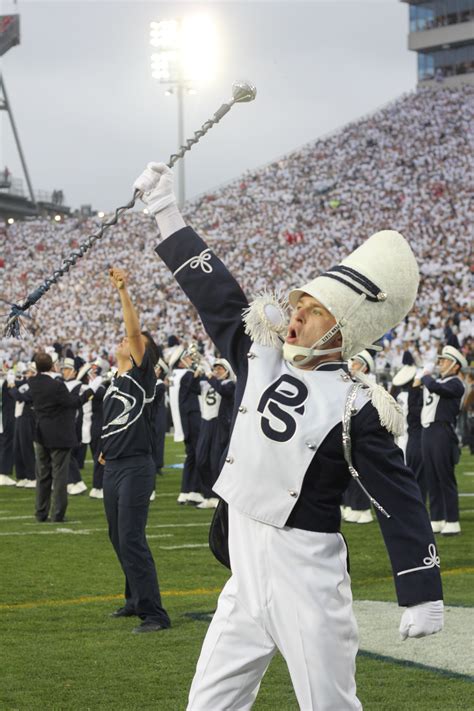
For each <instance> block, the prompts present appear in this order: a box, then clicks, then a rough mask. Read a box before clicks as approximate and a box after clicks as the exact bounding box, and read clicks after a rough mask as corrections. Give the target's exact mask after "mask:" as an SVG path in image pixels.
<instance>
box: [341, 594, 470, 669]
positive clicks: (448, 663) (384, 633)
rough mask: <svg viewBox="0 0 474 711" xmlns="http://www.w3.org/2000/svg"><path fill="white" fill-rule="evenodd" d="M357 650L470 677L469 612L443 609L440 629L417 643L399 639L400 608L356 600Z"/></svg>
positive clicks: (416, 641) (457, 609) (394, 605)
mask: <svg viewBox="0 0 474 711" xmlns="http://www.w3.org/2000/svg"><path fill="white" fill-rule="evenodd" d="M354 611H355V615H356V619H357V624H358V625H359V638H360V642H359V646H360V649H361V650H363V651H366V652H370V653H372V654H379V655H381V656H384V657H392V658H393V659H400V660H405V661H409V662H413V663H415V664H423V665H424V666H427V667H434V668H435V669H445V670H447V671H451V672H455V673H457V674H467V675H470V674H472V670H473V669H474V650H473V645H472V614H473V610H472V608H465V607H446V608H445V623H444V629H443V631H442V632H439V633H438V634H435V635H431V636H430V637H423V638H421V639H411V638H410V639H407V640H405V641H404V642H402V640H401V639H400V634H399V632H398V626H399V624H400V618H401V616H402V613H403V608H400V607H398V605H397V604H396V603H394V602H376V601H371V600H356V601H355V602H354Z"/></svg>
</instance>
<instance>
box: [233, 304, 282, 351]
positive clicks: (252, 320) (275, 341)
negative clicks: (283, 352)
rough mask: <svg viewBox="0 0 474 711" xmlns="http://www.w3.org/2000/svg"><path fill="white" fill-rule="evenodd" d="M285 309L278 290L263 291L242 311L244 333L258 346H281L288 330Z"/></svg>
mask: <svg viewBox="0 0 474 711" xmlns="http://www.w3.org/2000/svg"><path fill="white" fill-rule="evenodd" d="M287 309H288V302H287V300H286V298H285V297H284V296H283V295H282V294H281V293H280V292H270V291H263V292H262V293H261V294H259V295H258V296H257V297H256V298H255V299H254V300H253V301H251V302H250V304H249V306H248V308H246V309H244V310H243V311H242V318H243V322H244V324H245V333H246V334H247V335H248V336H250V338H251V339H252V341H254V342H255V343H258V344H259V345H260V346H269V347H270V348H281V347H282V345H283V341H284V340H285V336H286V333H287V330H288V315H287Z"/></svg>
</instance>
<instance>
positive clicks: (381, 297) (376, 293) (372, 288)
mask: <svg viewBox="0 0 474 711" xmlns="http://www.w3.org/2000/svg"><path fill="white" fill-rule="evenodd" d="M333 272H338V273H339V274H342V276H339V275H338V274H334V273H333ZM321 276H323V277H329V278H330V279H336V281H339V282H340V283H341V284H344V285H345V286H348V287H349V288H350V289H352V291H355V292H356V293H357V294H365V297H366V299H367V300H368V301H374V302H378V301H385V299H386V298H387V294H385V293H384V292H383V291H382V289H379V287H378V286H377V285H376V284H374V283H373V282H372V281H370V279H368V278H367V277H366V276H364V275H363V274H361V273H360V272H358V271H356V270H355V269H351V267H347V266H345V265H344V264H339V265H338V266H336V267H331V268H330V269H328V270H327V272H324V273H323V274H321ZM344 277H346V278H344ZM348 279H352V280H353V281H356V282H358V283H359V284H360V285H361V286H363V287H364V288H365V289H366V291H362V289H359V287H357V286H356V285H355V284H353V283H352V282H351V281H348ZM367 292H368V293H367Z"/></svg>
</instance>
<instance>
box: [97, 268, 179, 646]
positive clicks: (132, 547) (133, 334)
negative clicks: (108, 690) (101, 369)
mask: <svg viewBox="0 0 474 711" xmlns="http://www.w3.org/2000/svg"><path fill="white" fill-rule="evenodd" d="M110 281H111V283H112V285H113V286H114V287H115V288H116V289H117V291H118V294H119V296H120V302H121V306H122V312H123V320H124V325H125V332H126V334H127V335H126V337H125V338H123V339H122V341H121V342H120V343H119V344H118V346H117V348H116V351H115V355H116V359H117V374H116V376H115V378H114V379H113V381H112V382H111V384H110V386H109V387H108V389H107V392H106V393H105V397H104V424H103V427H102V442H101V446H102V457H101V459H103V460H104V461H103V462H102V463H104V464H105V471H104V508H105V514H106V516H107V522H108V524H109V538H110V541H111V543H112V545H113V547H114V550H115V553H116V554H117V558H118V560H119V562H120V565H121V566H122V570H123V572H124V574H125V604H124V606H123V607H120V608H119V609H118V610H115V612H113V613H112V616H113V617H118V618H122V617H132V616H134V615H137V616H138V617H139V618H140V619H141V624H140V625H139V626H138V627H135V628H134V630H133V632H134V633H135V634H142V633H145V632H158V631H160V630H164V629H167V628H168V627H169V626H170V624H171V623H170V619H169V617H168V613H167V612H166V610H165V609H164V607H163V606H162V603H161V595H160V588H159V584H158V576H157V573H156V567H155V561H154V560H153V556H152V553H151V551H150V548H149V546H148V543H147V540H146V533H145V528H146V522H147V518H148V509H149V505H150V496H151V494H152V492H153V490H154V486H155V463H154V461H153V455H152V452H153V437H152V422H151V418H152V402H153V398H154V394H155V383H156V375H155V370H154V366H155V365H156V362H157V361H158V347H157V345H156V343H155V342H154V341H153V339H152V337H151V335H150V334H149V333H148V331H141V329H140V323H139V320H138V315H137V312H136V311H135V307H134V306H133V304H132V301H131V299H130V295H129V293H128V289H127V275H126V274H125V272H124V271H122V270H121V269H116V268H111V269H110Z"/></svg>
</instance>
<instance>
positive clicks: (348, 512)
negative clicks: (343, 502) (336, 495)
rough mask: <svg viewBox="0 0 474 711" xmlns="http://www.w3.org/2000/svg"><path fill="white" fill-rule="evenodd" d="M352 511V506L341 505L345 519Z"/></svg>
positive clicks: (343, 518)
mask: <svg viewBox="0 0 474 711" xmlns="http://www.w3.org/2000/svg"><path fill="white" fill-rule="evenodd" d="M351 511H352V509H351V507H350V506H341V516H342V520H343V521H345V520H346V516H349V514H350V513H351Z"/></svg>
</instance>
